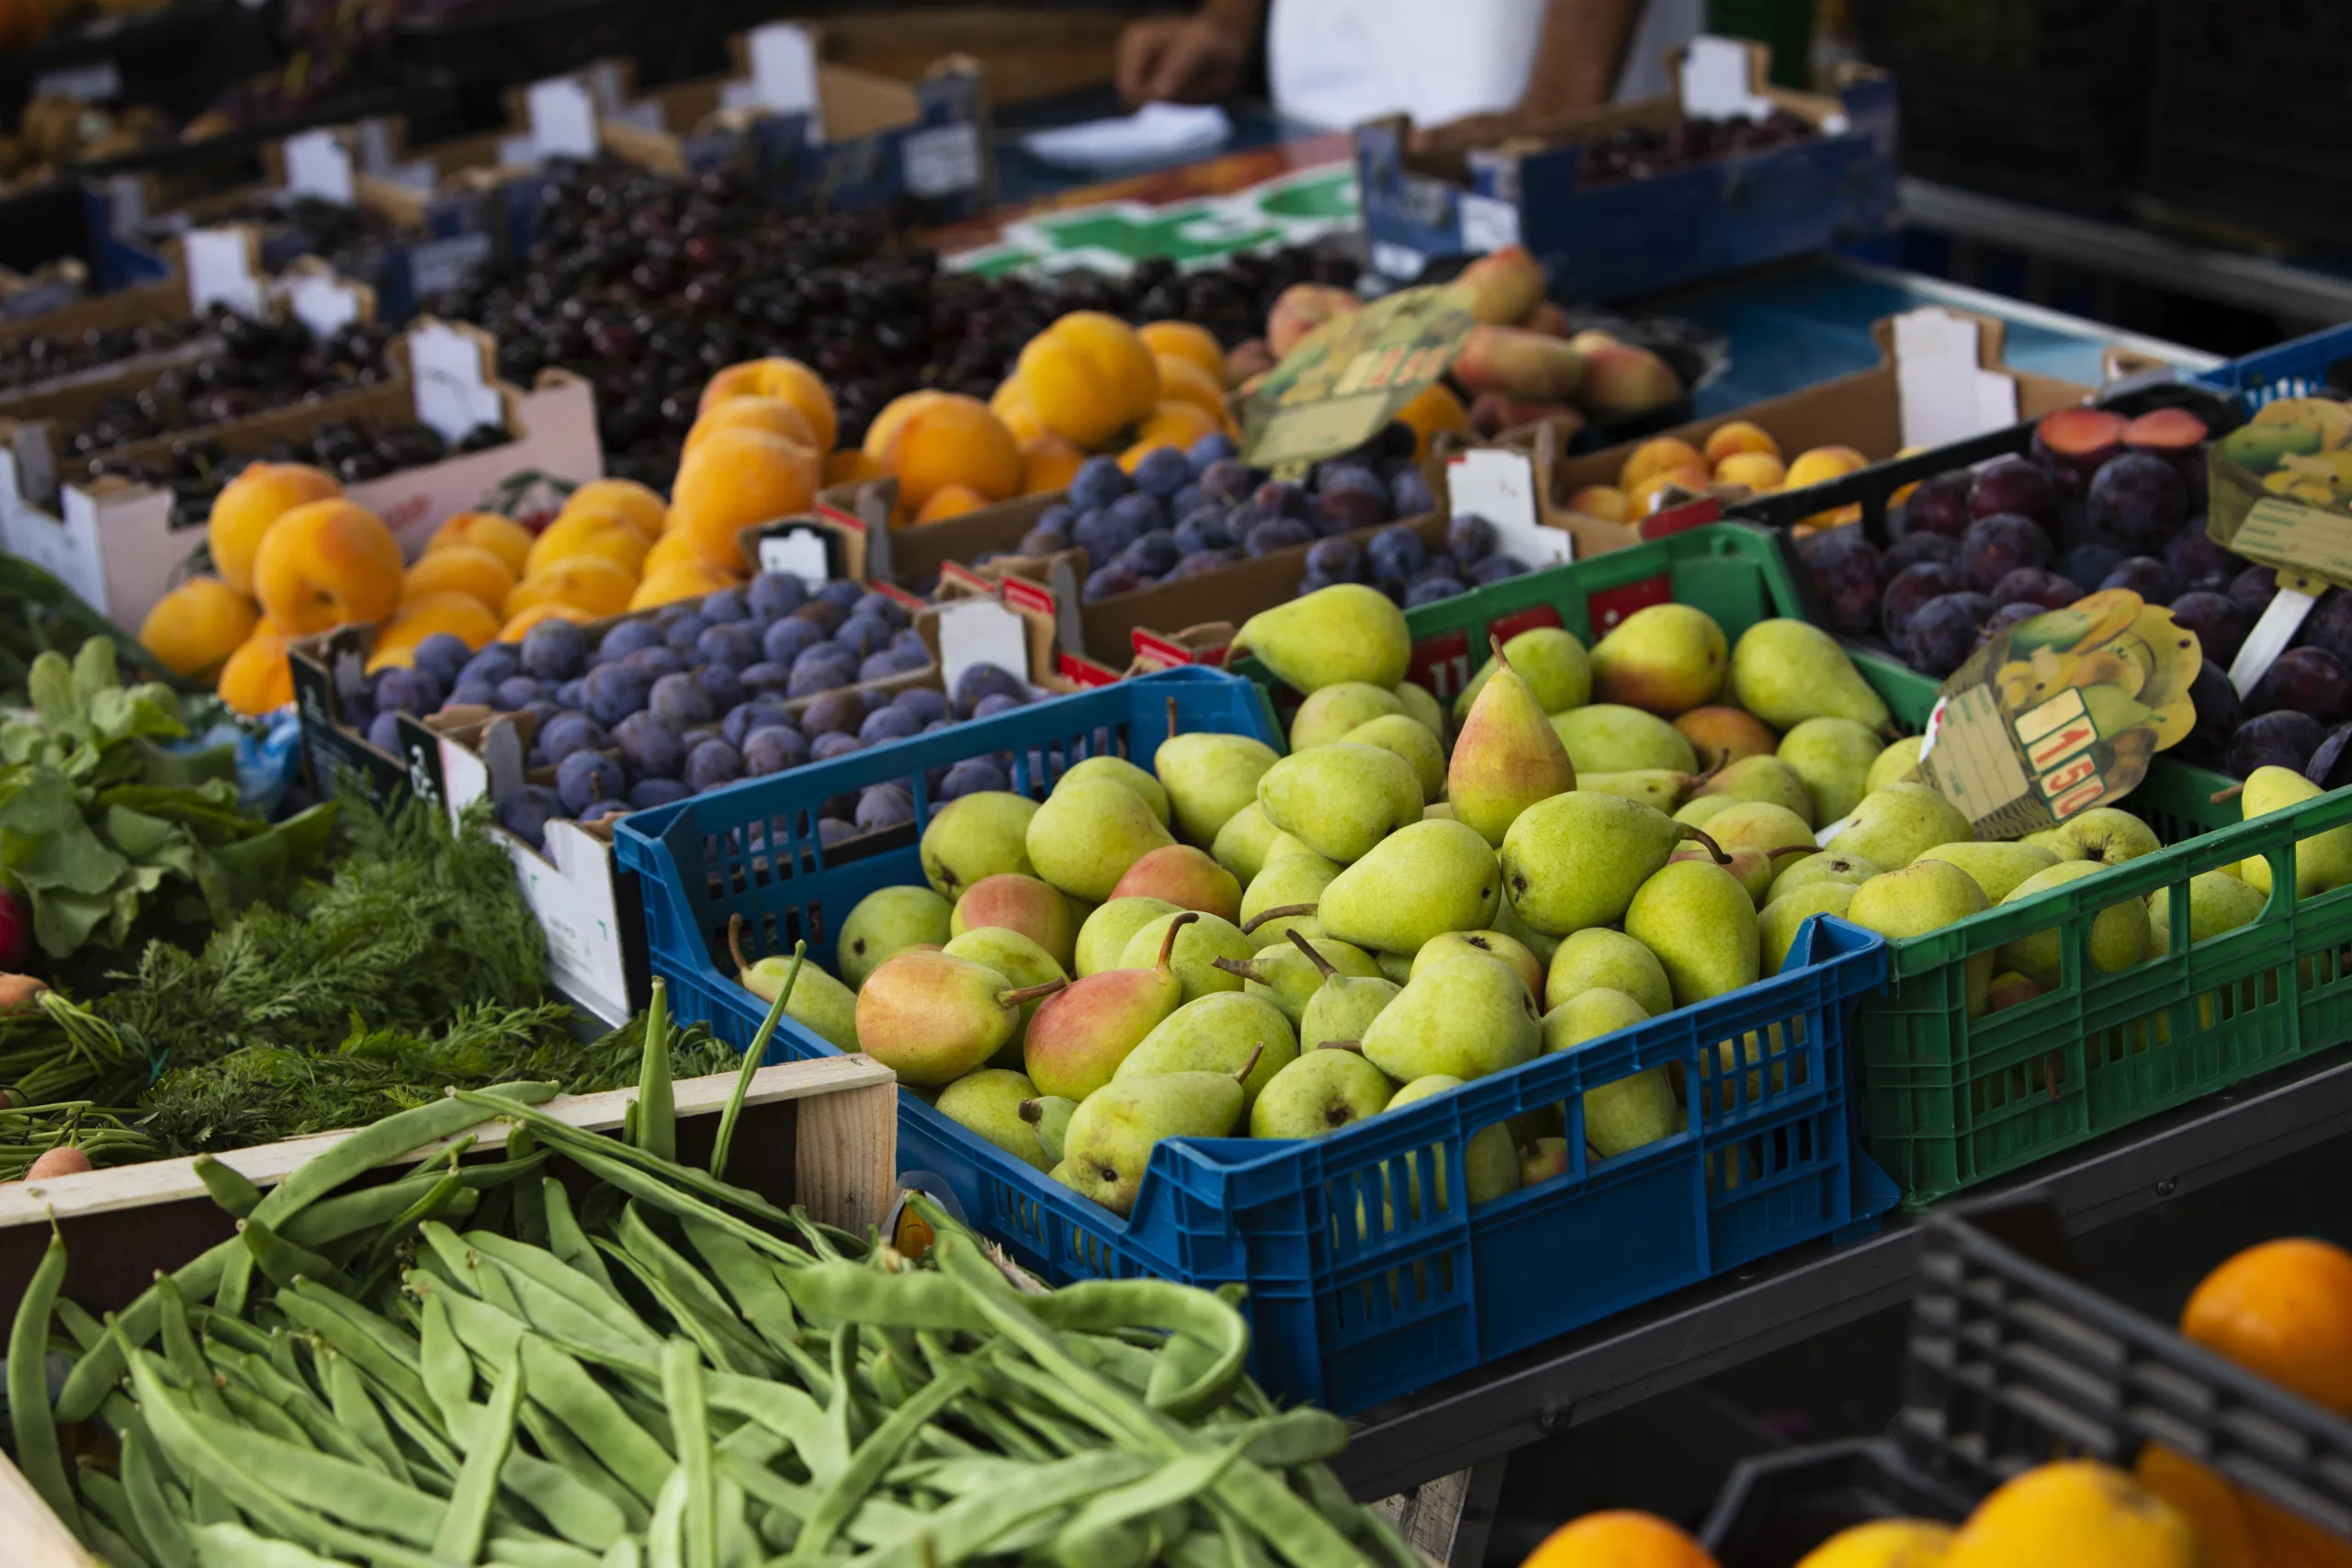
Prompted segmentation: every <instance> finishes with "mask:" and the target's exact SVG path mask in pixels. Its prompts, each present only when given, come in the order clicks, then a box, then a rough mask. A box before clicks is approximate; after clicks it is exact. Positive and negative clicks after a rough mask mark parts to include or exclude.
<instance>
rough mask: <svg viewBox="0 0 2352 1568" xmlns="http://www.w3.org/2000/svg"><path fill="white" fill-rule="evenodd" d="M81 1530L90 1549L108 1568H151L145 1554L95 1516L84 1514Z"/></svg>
mask: <svg viewBox="0 0 2352 1568" xmlns="http://www.w3.org/2000/svg"><path fill="white" fill-rule="evenodd" d="M82 1529H83V1530H84V1531H85V1533H87V1534H88V1536H89V1538H90V1546H91V1549H92V1550H93V1551H96V1553H97V1554H98V1556H99V1558H100V1559H101V1560H102V1561H103V1562H106V1563H107V1564H108V1568H151V1564H150V1563H149V1562H148V1561H147V1554H146V1553H145V1552H143V1551H140V1550H139V1549H138V1548H137V1547H136V1546H133V1545H132V1544H131V1543H130V1541H129V1540H125V1539H124V1538H123V1537H121V1536H119V1535H118V1534H116V1533H115V1531H114V1530H113V1529H110V1528H109V1527H107V1525H105V1524H103V1523H101V1522H100V1521H99V1520H98V1519H97V1518H96V1517H95V1516H93V1515H91V1514H89V1513H86V1512H85V1513H84V1514H83V1516H82Z"/></svg>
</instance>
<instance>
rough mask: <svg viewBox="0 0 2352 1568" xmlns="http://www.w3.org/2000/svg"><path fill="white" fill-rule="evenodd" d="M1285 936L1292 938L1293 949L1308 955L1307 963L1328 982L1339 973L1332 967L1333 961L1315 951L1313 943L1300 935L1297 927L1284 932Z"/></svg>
mask: <svg viewBox="0 0 2352 1568" xmlns="http://www.w3.org/2000/svg"><path fill="white" fill-rule="evenodd" d="M1283 935H1284V936H1286V937H1288V938H1290V944H1291V945H1292V946H1293V947H1295V948H1296V949H1298V950H1299V952H1301V953H1305V954H1306V961H1307V962H1308V963H1309V964H1314V965H1315V968H1316V971H1317V973H1318V974H1320V975H1321V976H1323V978H1325V979H1326V980H1328V979H1329V978H1331V976H1334V975H1337V974H1338V973H1339V971H1338V970H1337V969H1334V968H1332V967H1331V961H1330V960H1329V959H1328V958H1326V957H1324V956H1323V955H1322V954H1321V953H1317V952H1316V951H1315V944H1314V943H1313V942H1309V941H1307V940H1306V938H1305V937H1303V936H1301V935H1299V934H1298V928H1297V927H1296V926H1293V927H1291V928H1290V930H1288V931H1284V932H1283Z"/></svg>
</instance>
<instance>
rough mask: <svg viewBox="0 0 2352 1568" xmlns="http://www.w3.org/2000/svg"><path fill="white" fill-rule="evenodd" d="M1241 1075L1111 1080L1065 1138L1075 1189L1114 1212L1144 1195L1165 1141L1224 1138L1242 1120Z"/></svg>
mask: <svg viewBox="0 0 2352 1568" xmlns="http://www.w3.org/2000/svg"><path fill="white" fill-rule="evenodd" d="M1256 1066H1257V1063H1256V1061H1255V1060H1254V1059H1253V1060H1252V1061H1250V1062H1249V1063H1248V1064H1247V1065H1246V1066H1244V1067H1243V1068H1242V1070H1240V1071H1238V1072H1234V1073H1147V1074H1144V1075H1142V1076H1141V1077H1133V1078H1122V1079H1120V1080H1119V1081H1117V1082H1115V1083H1108V1084H1105V1085H1103V1087H1102V1088H1101V1089H1097V1090H1095V1092H1094V1093H1092V1094H1091V1095H1088V1096H1087V1097H1086V1098H1085V1099H1084V1100H1080V1101H1079V1106H1078V1109H1077V1110H1076V1111H1073V1112H1071V1114H1070V1119H1069V1131H1068V1133H1067V1134H1064V1136H1063V1139H1062V1152H1063V1160H1064V1163H1065V1164H1067V1165H1068V1166H1069V1174H1070V1179H1071V1182H1072V1184H1073V1185H1074V1186H1075V1187H1076V1188H1077V1189H1078V1190H1079V1191H1080V1192H1083V1193H1084V1194H1086V1196H1088V1197H1090V1198H1091V1199H1093V1200H1094V1201H1096V1202H1098V1203H1100V1204H1102V1205H1103V1207H1104V1208H1106V1209H1108V1210H1110V1211H1111V1212H1112V1213H1114V1214H1119V1215H1125V1214H1127V1213H1132V1212H1133V1211H1134V1209H1135V1206H1136V1192H1137V1191H1138V1190H1140V1189H1141V1187H1142V1186H1143V1173H1144V1169H1145V1168H1146V1167H1147V1166H1148V1164H1149V1163H1150V1160H1151V1150H1152V1145H1155V1144H1157V1143H1159V1141H1160V1140H1161V1139H1162V1138H1222V1137H1224V1136H1226V1135H1227V1134H1229V1133H1231V1132H1232V1131H1233V1129H1234V1126H1235V1124H1236V1123H1238V1122H1239V1121H1240V1120H1241V1105H1242V1089H1241V1085H1242V1082H1243V1080H1245V1079H1246V1078H1248V1077H1249V1076H1250V1069H1251V1068H1254V1067H1256Z"/></svg>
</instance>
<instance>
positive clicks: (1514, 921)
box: [1493, 898, 1560, 969]
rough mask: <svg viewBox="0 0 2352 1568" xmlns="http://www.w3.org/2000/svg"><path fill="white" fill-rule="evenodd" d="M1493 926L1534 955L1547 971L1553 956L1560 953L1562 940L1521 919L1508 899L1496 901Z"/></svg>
mask: <svg viewBox="0 0 2352 1568" xmlns="http://www.w3.org/2000/svg"><path fill="white" fill-rule="evenodd" d="M1493 925H1494V929H1495V930H1496V931H1500V932H1501V933H1502V934H1503V935H1505V936H1507V937H1509V938H1510V939H1511V941H1513V942H1517V943H1519V945H1520V946H1521V947H1523V948H1525V949H1527V951H1528V952H1530V953H1533V954H1534V955H1535V961H1536V962H1537V963H1538V964H1543V965H1544V967H1545V968H1547V969H1548V968H1549V967H1551V964H1552V954H1554V953H1557V952H1559V951H1560V939H1559V938H1558V937H1555V936H1546V935H1545V934H1544V932H1542V931H1537V930H1536V929H1535V928H1534V927H1533V926H1531V925H1529V924H1528V923H1527V922H1526V921H1525V920H1522V919H1520V918H1519V911H1518V910H1517V909H1514V908H1511V907H1510V899H1508V898H1498V899H1497V900H1496V901H1495V918H1494V921H1493Z"/></svg>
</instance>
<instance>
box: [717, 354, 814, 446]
mask: <svg viewBox="0 0 2352 1568" xmlns="http://www.w3.org/2000/svg"><path fill="white" fill-rule="evenodd" d="M741 397H761V398H781V399H783V400H785V401H786V402H787V403H790V404H791V405H792V406H793V407H794V408H797V409H798V410H799V411H800V412H801V414H802V416H803V417H805V418H806V419H807V420H808V421H809V430H810V431H811V432H812V433H814V434H815V436H816V438H817V450H818V451H820V452H830V451H831V450H832V449H833V443H834V442H835V441H836V440H838V439H839V438H840V435H841V423H840V416H839V414H838V413H837V412H836V411H835V410H834V408H833V395H832V393H831V392H829V391H827V390H826V389H825V381H824V378H822V377H820V376H819V375H818V374H817V373H816V372H815V371H814V370H811V369H809V367H807V366H806V365H803V364H801V363H800V361H798V360H797V359H786V358H784V357H783V356H782V355H771V356H770V357H768V358H766V359H752V360H746V361H744V362H743V363H742V364H741V365H729V367H726V368H725V369H723V370H721V371H719V372H718V374H717V375H715V376H713V377H712V378H710V381H709V383H708V384H707V385H706V386H705V387H704V388H703V389H702V400H701V402H700V403H698V404H697V405H695V413H696V414H705V413H708V412H710V410H711V406H712V405H713V404H715V403H720V402H724V401H726V400H728V399H729V398H741Z"/></svg>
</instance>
